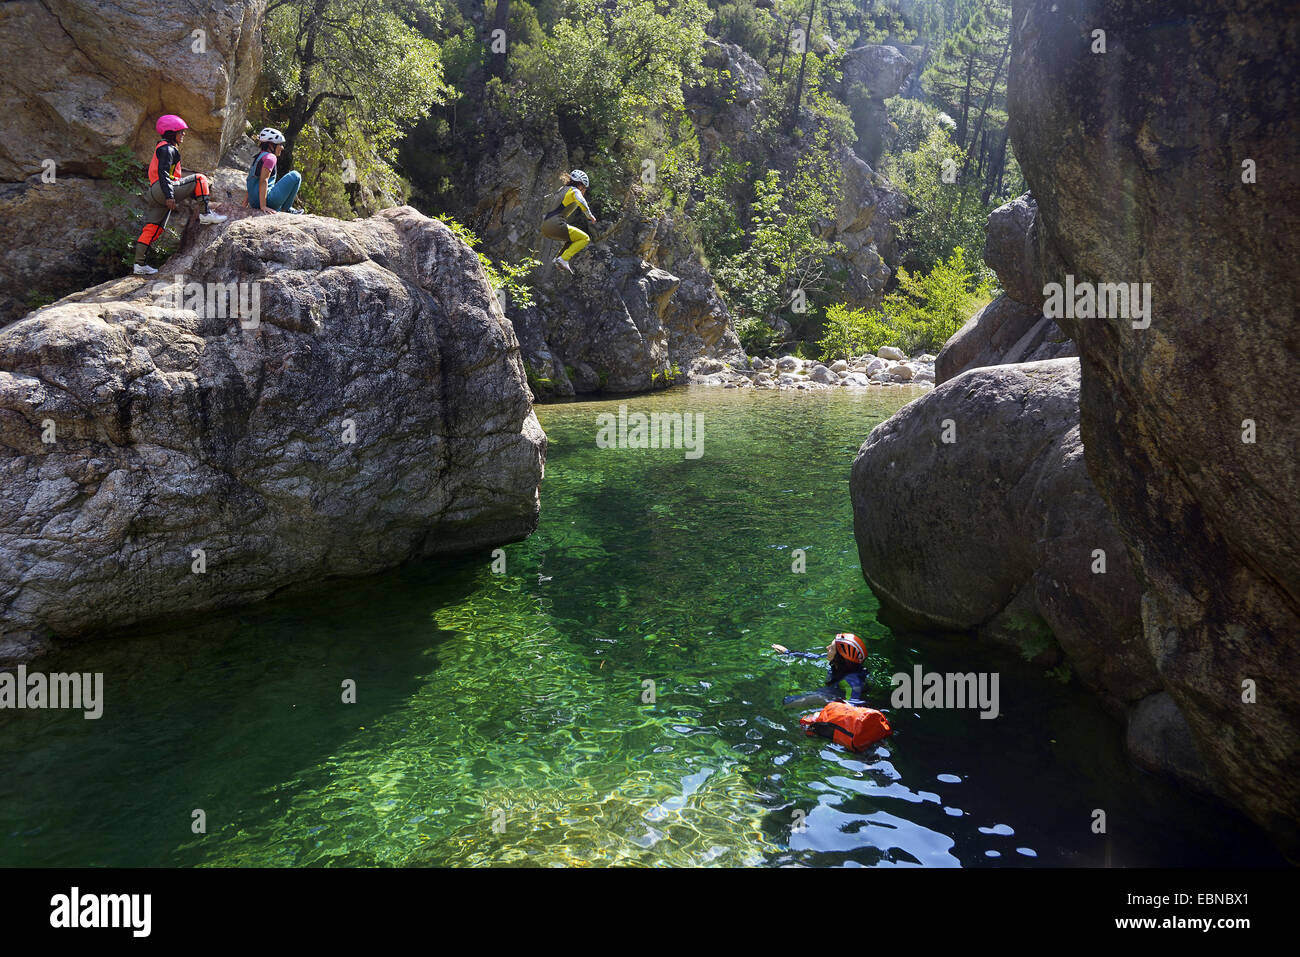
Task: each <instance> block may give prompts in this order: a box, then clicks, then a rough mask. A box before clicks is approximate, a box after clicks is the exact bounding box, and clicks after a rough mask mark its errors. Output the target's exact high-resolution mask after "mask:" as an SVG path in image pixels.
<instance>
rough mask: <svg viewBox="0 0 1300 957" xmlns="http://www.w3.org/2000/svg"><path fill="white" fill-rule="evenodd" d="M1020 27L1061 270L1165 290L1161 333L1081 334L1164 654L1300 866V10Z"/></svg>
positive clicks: (1274, 6)
mask: <svg viewBox="0 0 1300 957" xmlns="http://www.w3.org/2000/svg"><path fill="white" fill-rule="evenodd" d="M1013 24H1014V25H1015V33H1014V35H1013V49H1012V58H1011V65H1010V85H1009V112H1010V116H1011V138H1012V141H1013V143H1014V144H1015V149H1016V155H1017V157H1018V158H1019V159H1020V163H1021V166H1022V168H1023V169H1024V173H1025V177H1026V179H1027V180H1028V182H1029V185H1030V186H1031V188H1032V189H1033V193H1034V196H1035V198H1036V199H1037V201H1038V215H1039V220H1040V222H1039V232H1040V254H1041V255H1042V257H1043V261H1044V264H1045V267H1044V271H1045V274H1046V275H1047V277H1048V279H1049V280H1051V281H1056V282H1064V281H1065V277H1066V275H1072V276H1073V277H1074V280H1075V282H1089V283H1094V284H1095V283H1120V282H1125V283H1150V284H1151V287H1150V288H1151V303H1152V308H1151V316H1150V325H1149V327H1147V328H1134V326H1133V322H1132V321H1130V320H1128V319H1124V318H1097V319H1082V318H1080V319H1069V318H1067V319H1063V320H1062V323H1061V324H1062V326H1063V327H1064V328H1065V330H1066V332H1068V333H1069V334H1070V335H1071V336H1072V337H1073V338H1074V340H1075V341H1076V342H1077V343H1078V345H1079V352H1080V357H1081V360H1082V370H1083V385H1082V391H1081V404H1082V408H1081V421H1082V429H1083V438H1084V444H1085V447H1086V449H1087V458H1088V464H1089V469H1090V471H1091V473H1092V475H1093V476H1094V477H1095V479H1096V481H1097V484H1098V487H1099V490H1100V492H1101V494H1102V497H1103V498H1104V499H1105V500H1106V502H1107V503H1108V504H1109V506H1110V509H1111V511H1112V513H1113V515H1114V518H1115V522H1116V524H1117V526H1118V528H1119V531H1120V534H1121V535H1122V536H1123V538H1124V540H1125V542H1126V544H1127V545H1128V547H1129V549H1130V551H1131V553H1132V555H1133V557H1134V560H1135V561H1136V563H1137V565H1138V571H1139V576H1140V580H1141V581H1142V583H1143V599H1142V619H1143V626H1144V632H1145V637H1146V641H1147V643H1148V645H1149V646H1150V649H1151V653H1152V656H1153V658H1154V660H1155V662H1156V667H1157V668H1158V670H1159V673H1160V677H1161V680H1162V682H1163V683H1164V686H1165V688H1166V689H1167V691H1168V692H1169V695H1170V697H1171V698H1172V699H1173V701H1174V702H1175V703H1176V704H1177V706H1178V707H1179V709H1180V710H1181V711H1182V713H1183V714H1184V715H1185V716H1186V718H1187V721H1188V723H1189V724H1190V726H1191V728H1192V731H1193V733H1194V735H1195V736H1196V739H1197V742H1198V745H1199V751H1200V752H1201V754H1202V755H1203V756H1204V757H1205V759H1206V761H1207V762H1208V763H1209V770H1210V772H1211V775H1212V777H1213V778H1214V779H1215V780H1216V782H1217V783H1218V784H1219V785H1220V786H1221V787H1222V788H1224V789H1225V790H1226V791H1227V793H1228V794H1230V795H1231V797H1232V799H1233V800H1234V801H1235V802H1236V803H1237V804H1239V805H1240V806H1241V807H1242V808H1244V809H1245V810H1246V811H1247V812H1248V813H1249V814H1250V815H1251V816H1252V817H1254V818H1255V819H1256V820H1257V821H1259V822H1260V823H1261V824H1262V825H1263V826H1265V827H1266V828H1268V829H1269V830H1270V831H1271V832H1272V833H1273V834H1274V835H1275V836H1276V837H1277V839H1278V840H1279V842H1280V843H1281V844H1282V845H1283V846H1284V847H1285V848H1287V849H1288V850H1289V851H1290V852H1291V853H1292V854H1297V853H1300V824H1298V823H1297V822H1300V684H1297V682H1296V680H1295V676H1296V675H1297V673H1300V509H1297V507H1296V503H1297V500H1298V493H1300V457H1297V455H1296V449H1297V448H1298V447H1300V425H1298V424H1297V418H1296V414H1295V406H1296V396H1297V395H1298V394H1300V323H1298V322H1297V306H1296V304H1297V302H1300V270H1298V269H1297V268H1296V264H1297V262H1300V206H1297V204H1296V202H1295V197H1296V196H1297V195H1300V166H1298V165H1297V164H1296V163H1295V156H1296V153H1297V149H1300V58H1297V57H1296V55H1295V48H1296V30H1297V25H1296V17H1295V5H1294V3H1290V2H1287V0H1260V2H1253V3H1233V4H1228V5H1226V6H1225V5H1224V4H1222V3H1217V2H1210V0H1183V2H1179V3H1172V2H1168V0H1165V2H1156V3H1151V2H1137V0H1130V2H1114V0H1112V2H1104V3H1099V2H1095V0H1094V2H1083V0H1033V2H1029V0H1016V2H1015V4H1014V11H1013ZM1094 29H1104V30H1105V35H1106V52H1105V53H1094V52H1092V47H1093V44H1094V39H1093V36H1092V31H1093V30H1094ZM1247 160H1249V161H1251V164H1253V166H1254V168H1255V170H1256V176H1255V179H1256V180H1257V181H1256V182H1243V173H1244V172H1246V171H1245V170H1243V164H1245V163H1246V161H1247ZM1246 420H1250V421H1251V422H1252V423H1253V424H1254V428H1255V430H1256V434H1255V441H1254V442H1253V443H1251V442H1244V441H1243V435H1244V434H1248V431H1247V430H1248V429H1249V425H1248V424H1246ZM1248 680H1249V681H1252V682H1254V683H1255V686H1256V695H1255V700H1254V701H1243V682H1245V681H1248Z"/></svg>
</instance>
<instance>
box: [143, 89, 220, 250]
mask: <svg viewBox="0 0 1300 957" xmlns="http://www.w3.org/2000/svg"><path fill="white" fill-rule="evenodd" d="M154 128H155V129H156V130H157V131H158V135H159V137H161V138H160V139H159V140H158V145H157V146H155V147H154V151H153V159H152V160H150V161H149V188H148V189H146V190H145V193H144V198H145V213H144V229H142V230H141V231H140V238H139V239H137V240H136V241H135V266H134V268H133V269H132V272H134V273H135V274H136V275H137V276H152V275H153V274H154V273H156V272H157V271H158V270H157V269H154V268H153V267H152V266H150V265H148V264H147V263H146V262H145V260H146V259H147V258H148V256H149V250H150V249H151V248H153V244H154V241H155V240H157V239H158V237H159V236H161V235H162V234H163V230H164V229H166V228H167V220H168V218H169V217H170V216H171V214H172V211H173V210H175V209H176V201H177V200H178V199H190V198H195V199H198V200H199V201H200V202H202V203H203V212H202V213H201V214H200V215H199V222H201V223H203V224H204V225H206V226H211V225H213V224H215V223H224V222H225V221H226V217H225V216H222V215H221V214H220V213H214V212H212V211H211V210H210V209H209V208H208V196H209V195H210V194H211V192H212V189H211V187H210V186H209V185H208V178H207V177H206V176H204V175H203V174H202V173H191V174H190V175H189V176H183V175H182V174H181V150H180V146H181V143H183V142H184V141H185V131H186V130H188V129H189V126H188V125H187V124H186V122H185V121H184V120H183V119H181V118H180V117H179V116H177V115H176V114H175V113H168V114H167V115H166V116H160V117H158V122H157V124H155V126H154Z"/></svg>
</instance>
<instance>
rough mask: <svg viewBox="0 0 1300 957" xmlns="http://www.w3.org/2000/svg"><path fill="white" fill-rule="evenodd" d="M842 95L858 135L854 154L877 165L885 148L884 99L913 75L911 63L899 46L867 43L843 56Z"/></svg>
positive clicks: (886, 127)
mask: <svg viewBox="0 0 1300 957" xmlns="http://www.w3.org/2000/svg"><path fill="white" fill-rule="evenodd" d="M843 64H844V66H843V69H844V74H843V80H842V88H841V91H840V95H841V97H842V98H843V100H844V102H845V103H847V104H848V106H849V112H850V113H851V115H852V116H853V127H854V129H855V130H856V131H857V134H858V145H857V147H856V149H855V152H856V153H857V154H858V155H859V156H861V157H862V158H863V159H864V160H866V161H867V162H868V163H871V164H873V165H874V164H875V163H876V162H878V161H879V159H880V154H881V153H882V152H883V150H884V146H885V139H886V137H885V131H886V130H887V129H888V127H889V113H888V110H887V109H886V108H885V100H887V99H889V97H891V96H893V95H895V94H896V93H898V91H899V90H901V89H902V88H903V84H904V83H906V82H907V78H908V77H909V76H911V74H912V61H911V60H910V59H908V58H907V57H906V56H905V55H904V54H903V53H902V52H900V51H899V49H898V47H896V46H887V45H884V44H868V45H866V46H860V47H854V48H853V49H852V50H849V51H847V52H846V53H845V54H844V61H843Z"/></svg>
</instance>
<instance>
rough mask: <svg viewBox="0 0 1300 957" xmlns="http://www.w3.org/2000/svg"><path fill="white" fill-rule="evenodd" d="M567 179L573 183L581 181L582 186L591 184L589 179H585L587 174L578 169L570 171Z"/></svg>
mask: <svg viewBox="0 0 1300 957" xmlns="http://www.w3.org/2000/svg"><path fill="white" fill-rule="evenodd" d="M569 179H570V180H572V181H573V182H575V183H581V184H582V185H583V186H588V187H589V186H591V180H589V179H587V174H586V173H584V172H583V171H582V170H580V169H575V170H574V171H573V172H572V173H570V174H569Z"/></svg>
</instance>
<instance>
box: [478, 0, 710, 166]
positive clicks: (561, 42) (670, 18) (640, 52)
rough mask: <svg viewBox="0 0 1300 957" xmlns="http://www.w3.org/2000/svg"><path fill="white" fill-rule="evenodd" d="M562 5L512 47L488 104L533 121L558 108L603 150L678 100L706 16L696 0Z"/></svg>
mask: <svg viewBox="0 0 1300 957" xmlns="http://www.w3.org/2000/svg"><path fill="white" fill-rule="evenodd" d="M562 10H563V15H562V17H561V18H560V19H559V20H558V21H557V22H556V23H555V24H554V26H553V27H552V28H551V31H550V33H549V35H547V34H544V35H543V36H542V37H541V38H540V39H539V40H538V41H537V42H536V43H531V44H524V45H522V46H518V47H516V50H515V53H514V62H513V66H514V76H513V79H514V80H515V81H516V82H514V83H513V84H512V88H511V90H510V95H509V96H508V97H503V98H502V99H501V100H500V101H499V102H498V103H497V104H496V106H498V107H499V108H500V109H502V110H503V111H505V112H507V114H508V115H510V116H512V117H513V118H514V119H516V120H518V121H521V122H524V123H528V124H534V125H538V124H543V123H545V122H549V119H550V118H551V117H552V116H554V115H557V114H558V115H559V116H560V118H561V124H562V126H563V125H565V124H567V125H569V126H570V127H572V128H574V129H577V130H581V131H582V132H583V134H584V135H585V136H586V137H588V138H589V139H590V140H591V141H593V142H594V143H595V144H596V145H597V146H600V147H603V149H604V151H611V150H614V149H615V148H616V146H617V144H618V143H619V142H620V141H624V140H629V139H630V138H631V137H632V136H633V134H634V133H635V132H636V131H637V130H638V129H640V127H641V125H642V123H643V121H644V118H645V117H646V116H648V115H652V114H654V113H656V112H659V111H663V112H664V113H665V114H672V113H673V112H675V111H677V110H678V109H680V108H681V107H682V106H683V103H684V100H683V97H682V87H683V86H684V85H688V84H690V83H692V82H694V80H695V79H696V78H697V77H698V76H699V73H700V50H701V48H702V47H703V45H704V40H705V32H704V25H705V24H706V23H707V22H708V19H709V10H708V7H707V6H706V5H705V4H704V3H703V2H701V0H678V2H674V3H673V4H672V5H671V6H667V5H661V4H657V3H656V2H655V0H620V2H618V3H617V4H605V3H601V2H599V0H565V2H564V3H563V4H562Z"/></svg>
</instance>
